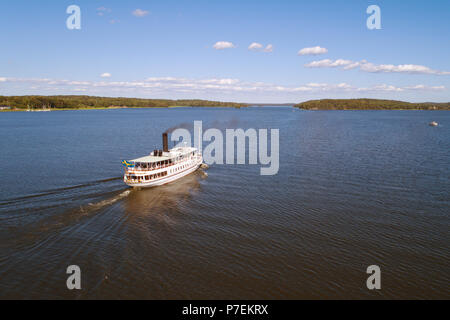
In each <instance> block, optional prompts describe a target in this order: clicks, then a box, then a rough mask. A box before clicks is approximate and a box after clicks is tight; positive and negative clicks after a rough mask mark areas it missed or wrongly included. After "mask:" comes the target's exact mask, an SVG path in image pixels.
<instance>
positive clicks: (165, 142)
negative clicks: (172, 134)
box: [163, 132, 169, 152]
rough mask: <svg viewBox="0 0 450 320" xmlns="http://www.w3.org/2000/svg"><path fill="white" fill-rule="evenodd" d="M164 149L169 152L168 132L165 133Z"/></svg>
mask: <svg viewBox="0 0 450 320" xmlns="http://www.w3.org/2000/svg"><path fill="white" fill-rule="evenodd" d="M163 151H164V152H169V135H168V134H167V132H164V133H163Z"/></svg>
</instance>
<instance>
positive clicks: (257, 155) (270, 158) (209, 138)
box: [171, 121, 280, 176]
mask: <svg viewBox="0 0 450 320" xmlns="http://www.w3.org/2000/svg"><path fill="white" fill-rule="evenodd" d="M268 135H269V132H268V129H258V130H256V129H253V128H250V129H247V130H245V131H244V130H243V129H226V130H225V139H224V135H223V133H222V131H221V130H219V129H215V128H210V129H207V130H206V131H205V132H204V133H203V122H202V121H194V140H193V141H194V147H195V148H197V149H198V150H199V152H200V153H203V161H204V162H205V163H206V164H247V157H246V155H247V150H248V164H250V165H257V164H260V165H261V166H262V167H261V168H260V174H261V175H263V176H271V175H276V174H277V173H278V170H279V168H280V155H279V154H280V145H279V144H280V130H279V129H270V153H269V150H268V145H269V139H268ZM180 139H181V141H180ZM171 140H172V141H174V142H178V143H177V145H176V147H182V146H192V137H191V133H190V132H189V130H187V129H183V128H178V129H175V130H174V131H173V132H172V134H171ZM204 141H205V142H209V144H208V145H207V146H206V147H205V148H204V149H203V142H204ZM247 141H248V145H247ZM224 142H225V143H224ZM224 151H225V152H224ZM235 151H236V152H235Z"/></svg>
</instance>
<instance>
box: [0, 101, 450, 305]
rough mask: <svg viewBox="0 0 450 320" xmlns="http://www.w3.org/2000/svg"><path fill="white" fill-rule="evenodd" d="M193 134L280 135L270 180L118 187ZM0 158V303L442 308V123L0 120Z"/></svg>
mask: <svg viewBox="0 0 450 320" xmlns="http://www.w3.org/2000/svg"><path fill="white" fill-rule="evenodd" d="M194 120H203V126H204V128H207V127H216V128H219V129H225V128H244V129H245V128H256V129H257V128H279V129H280V171H279V174H278V175H276V176H260V175H259V166H248V165H234V166H233V165H212V166H211V167H210V169H209V170H207V171H206V173H207V174H205V173H204V172H202V171H198V172H196V173H195V174H192V175H190V176H188V177H185V178H183V179H182V180H179V181H178V182H176V183H174V184H170V185H167V186H163V187H159V188H154V189H147V190H131V189H128V188H127V187H126V186H125V185H124V184H123V183H122V181H121V176H122V170H123V169H122V166H121V160H123V159H131V158H135V157H139V156H142V155H144V154H146V153H148V152H150V151H151V150H153V149H154V147H155V146H160V144H161V142H160V140H161V138H160V135H161V133H162V132H163V131H164V130H166V129H167V128H170V127H173V126H176V125H178V124H180V123H193V121H194ZM432 120H436V121H438V122H439V123H440V126H439V127H436V128H433V127H429V126H428V122H430V121H432ZM204 145H205V146H206V143H205V144H204ZM0 150H1V153H0V172H1V181H0V298H3V299H4V298H33V299H34V298H44V299H53V298H57V299H59V298H64V299H72V298H81V299H97V298H114V299H115V298H119V299H121V298H123V299H134V298H144V299H165V298H170V299H180V298H188V299H211V298H213V299H229V298H232V299H266V298H269V299H279V298H289V299H303V298H312V299H315V298H338V299H340V298H345V299H350V298H447V299H448V298H450V291H449V279H450V277H449V271H450V234H449V230H450V228H449V224H450V218H449V213H450V210H449V208H450V206H449V205H450V170H449V164H450V112H448V111H442V112H440V111H323V112H322V111H313V112H308V111H295V112H293V111H292V109H291V108H248V109H240V110H237V109H223V108H192V109H191V108H176V109H154V110H152V109H146V110H138V109H133V110H98V111H65V112H50V113H0ZM71 264H76V265H79V266H80V267H81V270H82V287H83V290H81V291H78V292H72V291H69V290H67V289H66V279H67V275H66V273H65V271H66V268H67V266H69V265H71ZM373 264H376V265H379V266H380V267H381V270H382V290H381V291H378V292H373V291H369V290H368V289H367V288H366V284H365V283H366V279H367V275H366V273H365V272H366V268H367V267H368V266H369V265H373Z"/></svg>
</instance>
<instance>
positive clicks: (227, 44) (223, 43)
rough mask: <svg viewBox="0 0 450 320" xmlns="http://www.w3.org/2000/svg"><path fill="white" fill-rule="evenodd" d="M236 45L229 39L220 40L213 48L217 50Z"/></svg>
mask: <svg viewBox="0 0 450 320" xmlns="http://www.w3.org/2000/svg"><path fill="white" fill-rule="evenodd" d="M235 47H236V46H235V45H234V44H233V43H232V42H228V41H218V42H216V43H215V44H214V45H213V48H214V49H216V50H223V49H230V48H235Z"/></svg>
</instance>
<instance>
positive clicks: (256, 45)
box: [248, 42, 263, 50]
mask: <svg viewBox="0 0 450 320" xmlns="http://www.w3.org/2000/svg"><path fill="white" fill-rule="evenodd" d="M262 48H263V45H262V44H261V43H258V42H253V43H252V44H251V45H249V46H248V50H261V49H262Z"/></svg>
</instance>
